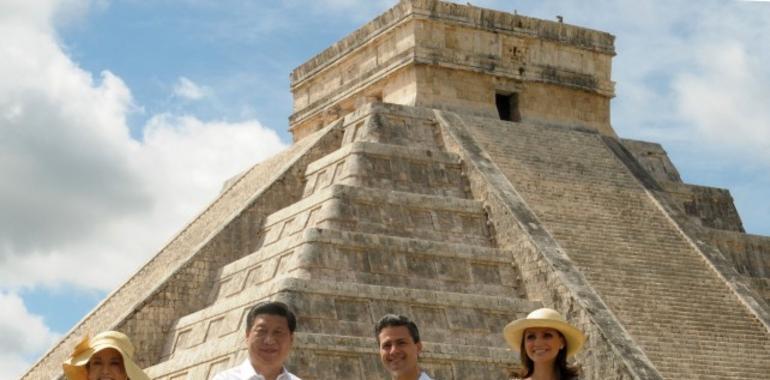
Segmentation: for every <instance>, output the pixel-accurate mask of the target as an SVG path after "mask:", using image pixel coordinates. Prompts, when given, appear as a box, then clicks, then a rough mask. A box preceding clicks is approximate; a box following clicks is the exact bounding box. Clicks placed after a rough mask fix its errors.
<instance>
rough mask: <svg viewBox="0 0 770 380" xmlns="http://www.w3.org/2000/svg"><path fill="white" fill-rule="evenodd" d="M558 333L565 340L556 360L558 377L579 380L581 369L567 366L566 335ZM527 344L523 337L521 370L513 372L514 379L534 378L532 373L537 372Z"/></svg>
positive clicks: (561, 379) (565, 379)
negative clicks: (528, 352)
mask: <svg viewBox="0 0 770 380" xmlns="http://www.w3.org/2000/svg"><path fill="white" fill-rule="evenodd" d="M556 332H558V333H559V336H560V337H561V338H562V339H563V340H564V347H563V348H562V349H560V350H559V353H558V354H556V360H555V361H554V366H555V367H556V376H558V379H559V380H573V379H577V378H578V375H580V368H579V367H577V366H573V365H569V364H567V339H565V338H564V335H562V333H561V331H559V330H556ZM525 342H526V339H525V338H524V337H522V339H521V349H520V351H519V357H520V358H521V364H520V366H519V368H518V369H517V370H515V371H514V372H513V375H514V377H517V378H520V379H526V378H528V377H530V376H532V373H533V372H535V362H533V361H532V359H530V358H529V356H528V355H527V350H526V348H525V347H524V344H525Z"/></svg>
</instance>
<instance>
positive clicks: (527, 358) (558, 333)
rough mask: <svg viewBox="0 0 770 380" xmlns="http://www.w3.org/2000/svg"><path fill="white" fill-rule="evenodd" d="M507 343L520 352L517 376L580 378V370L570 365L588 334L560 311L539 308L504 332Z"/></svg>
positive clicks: (540, 379) (541, 379) (558, 379)
mask: <svg viewBox="0 0 770 380" xmlns="http://www.w3.org/2000/svg"><path fill="white" fill-rule="evenodd" d="M503 335H504V336H505V340H506V341H507V342H508V344H509V345H510V346H511V348H513V349H514V351H517V352H519V356H520V358H521V368H520V369H519V371H517V373H516V376H517V377H518V378H521V379H531V380H569V379H577V378H578V369H577V368H576V367H573V366H570V365H568V364H567V358H568V357H571V356H573V355H575V354H576V353H577V352H578V351H580V348H581V347H583V342H585V335H583V333H582V332H580V330H578V329H577V328H575V327H574V326H572V325H570V324H569V323H567V321H566V320H565V319H564V317H562V316H561V314H559V312H558V311H556V310H553V309H549V308H542V309H537V310H535V311H533V312H531V313H529V315H527V317H526V318H522V319H517V320H515V321H513V322H511V323H509V324H508V325H507V326H505V328H504V329H503Z"/></svg>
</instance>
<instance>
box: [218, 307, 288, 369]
mask: <svg viewBox="0 0 770 380" xmlns="http://www.w3.org/2000/svg"><path fill="white" fill-rule="evenodd" d="M296 327H297V318H296V317H295V316H294V313H293V312H292V311H291V310H290V309H289V307H288V306H287V305H286V304H284V303H281V302H267V301H266V302H261V303H258V304H257V305H255V306H254V307H253V308H252V309H251V310H250V311H249V314H248V316H246V346H247V347H248V349H249V358H248V359H246V360H244V362H243V363H241V365H239V366H237V367H233V368H230V369H228V370H225V371H223V372H220V373H218V374H217V375H216V376H214V378H213V380H300V378H299V377H297V376H295V375H293V374H291V373H289V371H287V370H286V368H284V366H283V363H284V362H285V361H286V358H287V357H288V356H289V352H291V346H292V343H294V329H295V328H296Z"/></svg>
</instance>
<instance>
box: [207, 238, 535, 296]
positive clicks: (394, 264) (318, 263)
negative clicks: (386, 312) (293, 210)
mask: <svg viewBox="0 0 770 380" xmlns="http://www.w3.org/2000/svg"><path fill="white" fill-rule="evenodd" d="M511 255H512V253H511V252H509V251H503V250H499V249H495V248H486V247H479V246H471V245H465V244H452V243H444V242H437V241H430V240H420V239H409V238H400V237H393V236H386V235H377V234H366V233H359V232H351V231H336V230H327V229H319V228H308V229H305V230H303V231H302V233H298V234H294V235H291V236H289V237H286V238H284V239H281V240H279V241H278V242H276V243H275V244H272V245H270V246H267V247H264V248H262V249H260V250H259V251H257V252H254V253H252V254H250V255H248V256H245V257H243V258H241V259H239V260H237V261H235V262H232V263H230V264H228V265H226V266H224V267H223V268H222V269H221V271H220V274H219V276H218V278H217V281H216V283H215V284H214V287H213V288H212V295H211V297H210V300H211V301H210V303H213V302H216V301H218V300H222V299H225V298H228V297H231V296H233V295H236V294H238V293H239V292H241V291H243V290H244V289H245V288H247V287H249V286H255V285H258V284H260V283H263V282H266V281H269V280H271V279H273V278H274V277H275V276H276V274H278V273H284V272H285V273H289V272H297V273H298V274H297V275H298V276H300V274H299V273H301V276H302V277H305V278H313V279H320V280H329V281H338V282H352V283H364V284H370V285H383V286H394V287H409V288H415V289H428V290H444V291H449V292H457V293H470V294H486V295H495V296H511V295H517V294H520V293H521V291H522V290H521V286H520V284H519V278H520V274H519V271H518V268H516V267H515V266H514V265H513V264H512V259H511Z"/></svg>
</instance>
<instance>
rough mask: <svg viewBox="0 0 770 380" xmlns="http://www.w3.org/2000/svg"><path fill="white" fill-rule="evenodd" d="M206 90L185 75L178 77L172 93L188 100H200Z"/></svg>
mask: <svg viewBox="0 0 770 380" xmlns="http://www.w3.org/2000/svg"><path fill="white" fill-rule="evenodd" d="M207 92H208V91H207V90H206V88H204V87H201V86H199V85H198V84H196V83H195V82H193V81H192V80H190V79H188V78H185V77H179V80H178V81H177V82H176V84H175V85H174V94H175V95H177V96H179V97H182V98H185V99H189V100H200V99H202V98H203V97H205V96H206V93H207Z"/></svg>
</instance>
